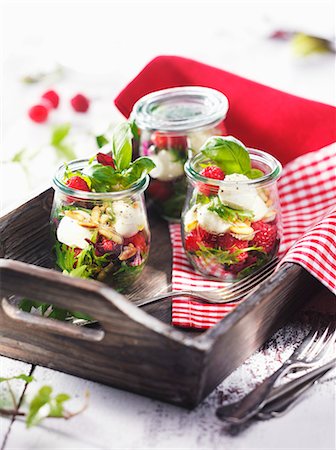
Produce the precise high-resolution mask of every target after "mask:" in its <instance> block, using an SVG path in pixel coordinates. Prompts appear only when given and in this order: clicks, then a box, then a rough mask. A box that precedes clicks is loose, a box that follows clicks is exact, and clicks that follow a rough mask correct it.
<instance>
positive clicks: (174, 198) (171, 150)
mask: <svg viewBox="0 0 336 450" xmlns="http://www.w3.org/2000/svg"><path fill="white" fill-rule="evenodd" d="M227 111H228V100H227V98H226V97H225V95H224V94H222V93H221V92H218V91H216V90H214V89H210V88H205V87H178V88H171V89H164V90H162V91H157V92H153V93H151V94H149V95H146V96H145V97H143V98H141V99H140V100H139V101H138V102H137V103H136V104H135V105H134V108H133V112H132V115H131V117H132V119H133V120H134V122H135V124H136V126H137V128H138V130H139V153H140V155H142V156H147V157H149V158H151V159H152V160H153V161H154V163H155V165H156V168H155V169H154V170H153V171H152V172H151V173H150V177H151V182H150V186H149V189H148V192H147V193H148V196H149V197H150V198H151V199H152V200H153V202H154V205H155V207H156V209H157V210H158V211H159V213H160V214H161V215H162V216H163V217H164V218H165V219H167V220H169V221H179V220H180V217H181V211H182V208H183V205H184V202H185V195H186V190H187V183H186V179H185V176H184V169H183V167H184V164H185V162H186V161H187V159H188V157H191V156H192V155H193V154H196V153H197V152H198V151H199V149H200V147H201V146H202V145H203V144H204V142H205V141H206V140H207V139H208V138H209V137H210V136H212V135H214V134H222V135H223V134H226V131H225V126H224V119H225V117H226V114H227Z"/></svg>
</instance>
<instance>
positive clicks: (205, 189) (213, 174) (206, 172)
mask: <svg viewBox="0 0 336 450" xmlns="http://www.w3.org/2000/svg"><path fill="white" fill-rule="evenodd" d="M200 175H202V176H203V177H207V178H212V179H213V180H224V178H225V174H224V172H223V171H222V169H220V168H219V167H217V166H208V167H205V168H204V169H202V170H201V172H200ZM198 190H199V192H201V193H202V194H203V195H206V196H207V197H208V196H209V195H216V194H217V193H218V187H217V186H211V185H210V184H205V183H198Z"/></svg>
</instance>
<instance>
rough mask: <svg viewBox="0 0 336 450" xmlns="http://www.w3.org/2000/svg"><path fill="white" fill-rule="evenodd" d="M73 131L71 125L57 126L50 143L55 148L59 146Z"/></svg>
mask: <svg viewBox="0 0 336 450" xmlns="http://www.w3.org/2000/svg"><path fill="white" fill-rule="evenodd" d="M70 129H71V125H70V124H69V123H64V124H61V125H57V126H55V127H54V128H53V130H52V134H51V140H50V143H51V145H53V146H57V145H59V144H60V143H61V142H63V141H64V139H65V138H66V137H67V136H68V134H69V132H70Z"/></svg>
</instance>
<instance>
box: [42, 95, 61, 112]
mask: <svg viewBox="0 0 336 450" xmlns="http://www.w3.org/2000/svg"><path fill="white" fill-rule="evenodd" d="M42 98H43V99H44V100H48V102H50V104H51V105H52V107H53V108H54V109H56V108H57V107H58V104H59V95H58V94H57V92H55V91H47V92H45V93H44V94H43V95H42Z"/></svg>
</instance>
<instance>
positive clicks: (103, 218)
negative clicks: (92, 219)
mask: <svg viewBox="0 0 336 450" xmlns="http://www.w3.org/2000/svg"><path fill="white" fill-rule="evenodd" d="M110 220H111V217H110V216H108V215H107V214H102V215H101V217H100V223H101V224H103V225H107V224H108V223H109V222H110Z"/></svg>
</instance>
